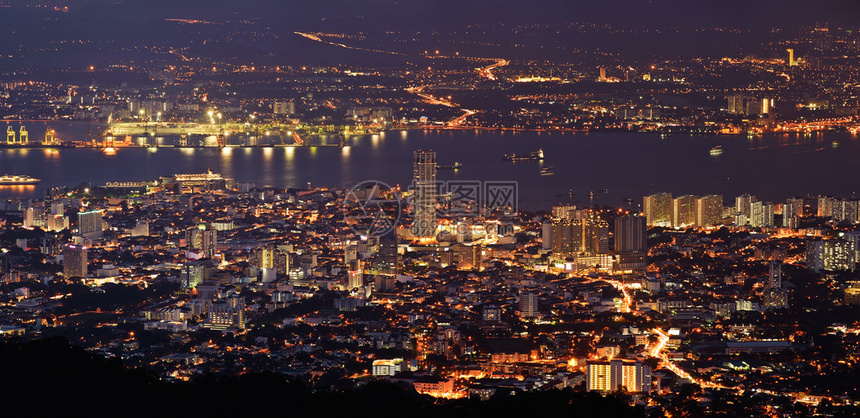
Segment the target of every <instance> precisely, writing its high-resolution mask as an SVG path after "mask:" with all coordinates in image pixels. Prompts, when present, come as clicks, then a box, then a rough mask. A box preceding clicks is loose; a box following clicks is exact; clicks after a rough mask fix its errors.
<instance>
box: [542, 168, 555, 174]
mask: <svg viewBox="0 0 860 418" xmlns="http://www.w3.org/2000/svg"><path fill="white" fill-rule="evenodd" d="M553 174H555V171H553V166H549V167H544V168H542V169H541V170H540V175H542V176H551V175H553Z"/></svg>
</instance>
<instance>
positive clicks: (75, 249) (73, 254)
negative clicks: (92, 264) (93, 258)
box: [63, 245, 87, 279]
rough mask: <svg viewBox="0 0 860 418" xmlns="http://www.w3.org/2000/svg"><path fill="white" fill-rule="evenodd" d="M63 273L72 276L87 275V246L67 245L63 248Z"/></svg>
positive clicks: (82, 276) (68, 276) (67, 276)
mask: <svg viewBox="0 0 860 418" xmlns="http://www.w3.org/2000/svg"><path fill="white" fill-rule="evenodd" d="M63 275H64V276H65V277H66V278H67V279H68V278H70V277H81V278H84V277H87V247H81V246H78V245H67V246H66V247H65V248H63Z"/></svg>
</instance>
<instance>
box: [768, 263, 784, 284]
mask: <svg viewBox="0 0 860 418" xmlns="http://www.w3.org/2000/svg"><path fill="white" fill-rule="evenodd" d="M767 288H768V289H781V288H782V263H781V262H779V261H771V262H770V264H769V265H768V275H767Z"/></svg>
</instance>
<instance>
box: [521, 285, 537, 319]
mask: <svg viewBox="0 0 860 418" xmlns="http://www.w3.org/2000/svg"><path fill="white" fill-rule="evenodd" d="M538 295H539V293H538V292H537V291H536V290H531V289H523V290H521V291H520V316H521V317H523V318H537V317H539V316H540V311H539V310H538Z"/></svg>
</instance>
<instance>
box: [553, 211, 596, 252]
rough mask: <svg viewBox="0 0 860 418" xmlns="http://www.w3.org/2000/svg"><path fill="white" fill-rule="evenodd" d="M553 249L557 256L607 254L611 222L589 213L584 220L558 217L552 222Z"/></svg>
mask: <svg viewBox="0 0 860 418" xmlns="http://www.w3.org/2000/svg"><path fill="white" fill-rule="evenodd" d="M551 241H552V250H553V252H554V253H555V254H556V256H557V257H569V256H571V255H573V254H580V253H588V254H607V253H608V252H609V224H607V223H606V222H605V221H603V220H601V219H599V218H596V217H594V216H593V214H592V215H589V216H588V217H587V218H585V219H583V220H567V219H557V220H555V221H554V222H553V223H552V240H551Z"/></svg>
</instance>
